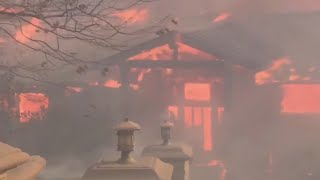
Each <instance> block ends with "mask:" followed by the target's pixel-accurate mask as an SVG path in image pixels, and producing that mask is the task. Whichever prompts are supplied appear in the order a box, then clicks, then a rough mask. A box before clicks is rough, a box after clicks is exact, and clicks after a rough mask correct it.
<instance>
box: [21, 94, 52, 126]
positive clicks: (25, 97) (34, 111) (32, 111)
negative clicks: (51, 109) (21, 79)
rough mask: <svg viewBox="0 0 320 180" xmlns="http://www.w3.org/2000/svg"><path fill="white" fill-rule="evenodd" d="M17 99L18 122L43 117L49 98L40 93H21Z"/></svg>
mask: <svg viewBox="0 0 320 180" xmlns="http://www.w3.org/2000/svg"><path fill="white" fill-rule="evenodd" d="M19 99H20V103H19V110H20V122H22V123H26V122H29V121H30V120H32V119H33V118H37V119H43V118H44V115H45V114H44V111H45V110H47V109H48V106H49V98H48V97H47V96H46V95H44V94H42V93H21V94H19Z"/></svg>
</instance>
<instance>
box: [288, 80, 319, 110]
mask: <svg viewBox="0 0 320 180" xmlns="http://www.w3.org/2000/svg"><path fill="white" fill-rule="evenodd" d="M282 90H283V99H282V112H284V113H320V84H286V85H282Z"/></svg>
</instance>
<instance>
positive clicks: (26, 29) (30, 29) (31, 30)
mask: <svg viewBox="0 0 320 180" xmlns="http://www.w3.org/2000/svg"><path fill="white" fill-rule="evenodd" d="M39 25H40V20H39V19H37V18H32V19H31V24H27V25H23V26H22V27H21V29H19V30H18V31H17V32H16V35H15V39H16V40H17V41H19V42H21V43H26V42H28V41H29V39H31V38H32V36H34V35H35V34H36V30H37V29H38V28H37V27H36V26H39Z"/></svg>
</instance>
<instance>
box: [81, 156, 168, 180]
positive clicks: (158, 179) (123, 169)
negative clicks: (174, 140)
mask: <svg viewBox="0 0 320 180" xmlns="http://www.w3.org/2000/svg"><path fill="white" fill-rule="evenodd" d="M172 171H173V167H172V165H170V164H167V163H164V162H162V161H160V160H159V159H158V158H152V157H147V158H140V159H136V161H135V162H134V163H129V164H120V163H118V161H110V160H103V161H101V162H99V163H97V164H95V165H93V166H92V167H90V168H89V169H88V170H87V171H86V173H85V174H84V176H83V177H82V180H106V179H110V180H171V176H172Z"/></svg>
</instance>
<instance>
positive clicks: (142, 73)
mask: <svg viewBox="0 0 320 180" xmlns="http://www.w3.org/2000/svg"><path fill="white" fill-rule="evenodd" d="M150 72H151V69H150V68H148V69H143V70H141V72H140V74H139V76H138V82H142V81H143V78H144V76H145V75H146V74H147V73H150Z"/></svg>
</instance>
